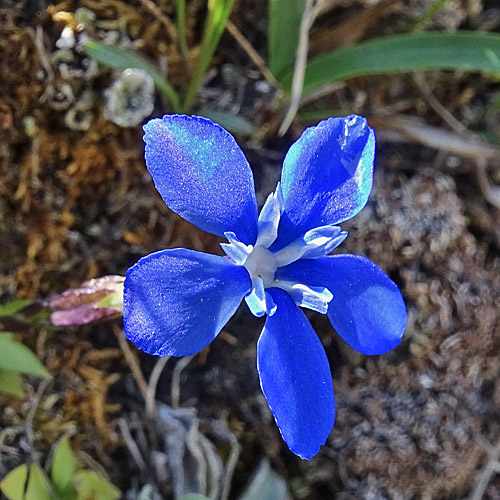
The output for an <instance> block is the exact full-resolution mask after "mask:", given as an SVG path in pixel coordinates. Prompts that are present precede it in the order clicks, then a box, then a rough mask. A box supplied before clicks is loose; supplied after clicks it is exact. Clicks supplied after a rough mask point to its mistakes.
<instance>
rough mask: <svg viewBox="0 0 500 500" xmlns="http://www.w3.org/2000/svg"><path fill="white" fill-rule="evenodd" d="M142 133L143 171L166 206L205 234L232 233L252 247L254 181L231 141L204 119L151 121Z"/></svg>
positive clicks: (169, 117)
mask: <svg viewBox="0 0 500 500" xmlns="http://www.w3.org/2000/svg"><path fill="white" fill-rule="evenodd" d="M144 131H145V132H146V134H145V135H144V141H145V142H146V165H147V167H148V170H149V172H150V173H151V175H152V176H153V180H154V183H155V186H156V189H157V190H158V192H159V193H160V194H161V196H162V198H163V200H164V201H165V203H166V204H167V205H168V206H169V207H170V208H171V209H172V210H173V211H174V212H176V213H178V214H179V215H181V216H182V217H184V218H185V219H186V220H188V221H189V222H192V223H193V224H195V225H196V226H198V227H199V228H200V229H203V230H204V231H208V232H209V233H213V234H217V235H219V236H223V235H224V233H225V232H226V231H232V232H234V233H235V234H236V236H237V237H238V238H239V239H240V241H242V242H244V243H247V244H251V245H253V244H254V243H255V240H256V238H257V201H256V199H255V189H254V182H253V175H252V170H251V169H250V166H249V165H248V162H247V160H246V158H245V155H244V154H243V152H242V151H241V149H240V148H239V146H238V145H237V144H236V141H235V140H234V138H233V136H232V135H230V134H229V132H227V131H226V130H224V129H223V128H222V127H219V125H216V124H215V123H212V122H211V121H210V120H207V119H206V118H201V117H197V116H185V115H165V116H164V117H163V119H154V120H151V121H149V122H148V123H147V124H146V125H144Z"/></svg>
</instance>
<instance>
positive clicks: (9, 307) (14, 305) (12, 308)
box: [0, 300, 31, 316]
mask: <svg viewBox="0 0 500 500" xmlns="http://www.w3.org/2000/svg"><path fill="white" fill-rule="evenodd" d="M30 304H31V300H13V301H12V302H7V304H4V305H2V306H0V316H11V315H12V314H16V312H17V311H20V310H21V309H23V308H24V307H26V306H29V305H30Z"/></svg>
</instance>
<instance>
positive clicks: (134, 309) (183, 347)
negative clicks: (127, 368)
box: [123, 248, 251, 356]
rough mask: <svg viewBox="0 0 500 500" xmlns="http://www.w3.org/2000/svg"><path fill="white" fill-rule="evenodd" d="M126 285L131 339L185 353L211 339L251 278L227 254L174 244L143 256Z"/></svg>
mask: <svg viewBox="0 0 500 500" xmlns="http://www.w3.org/2000/svg"><path fill="white" fill-rule="evenodd" d="M124 286H125V288H124V295H123V322H124V327H125V333H126V334H127V338H128V339H129V340H131V341H132V342H134V343H135V345H136V346H137V347H138V348H139V349H142V350H143V351H146V352H147V353H149V354H155V355H158V356H166V355H172V356H186V355H189V354H195V353H196V352H198V351H200V350H201V349H203V348H204V347H206V346H207V345H208V344H210V342H212V340H213V339H214V338H215V337H216V336H217V334H218V333H219V332H220V331H221V329H222V328H223V327H224V325H225V324H226V323H227V321H228V320H229V318H231V316H232V315H233V314H234V313H235V311H236V309H237V308H238V306H239V304H240V302H241V300H242V299H243V296H244V295H245V294H247V293H248V292H249V291H250V287H251V280H250V276H249V275H248V272H247V271H246V269H245V268H244V267H242V266H237V265H235V264H233V263H232V262H231V261H230V260H228V259H225V258H224V257H218V256H216V255H209V254H205V253H200V252H195V251H193V250H186V249H184V248H175V249H173V250H162V251H161V252H156V253H152V254H150V255H148V256H146V257H144V258H142V259H141V260H139V262H137V264H135V265H134V266H132V267H131V268H130V269H129V270H128V271H127V277H126V279H125V285H124Z"/></svg>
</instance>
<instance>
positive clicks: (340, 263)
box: [276, 255, 406, 354]
mask: <svg viewBox="0 0 500 500" xmlns="http://www.w3.org/2000/svg"><path fill="white" fill-rule="evenodd" d="M276 277H277V278H278V279H284V280H294V281H298V282H300V283H304V284H306V285H308V286H325V287H326V288H328V290H330V292H332V294H333V299H332V301H331V302H330V303H329V307H328V317H329V318H330V321H331V323H332V325H333V327H334V328H335V330H337V333H338V334H339V335H340V336H341V337H342V338H343V339H344V340H345V341H346V342H347V343H348V344H349V345H350V346H351V347H353V348H354V349H356V350H357V351H359V352H361V353H363V354H383V353H384V352H387V351H390V350H391V349H394V347H396V346H397V345H398V344H399V343H400V342H401V337H402V336H403V333H404V330H405V327H406V307H405V303H404V301H403V297H402V295H401V292H400V291H399V289H398V287H397V285H396V283H394V282H393V281H392V280H391V279H390V278H389V277H388V276H387V275H386V274H385V273H384V272H383V271H382V270H381V269H380V268H379V267H377V266H376V265H375V264H374V263H373V262H371V261H370V260H368V259H367V258H366V257H361V256H359V255H331V256H329V257H322V258H319V259H307V260H299V261H297V262H294V263H293V264H290V265H289V266H287V267H283V268H280V269H278V272H277V273H276Z"/></svg>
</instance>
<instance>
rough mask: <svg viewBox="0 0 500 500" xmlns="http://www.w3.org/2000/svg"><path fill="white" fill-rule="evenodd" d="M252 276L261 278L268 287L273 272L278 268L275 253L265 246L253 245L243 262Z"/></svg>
mask: <svg viewBox="0 0 500 500" xmlns="http://www.w3.org/2000/svg"><path fill="white" fill-rule="evenodd" d="M243 265H244V266H245V268H246V270H247V271H248V273H249V274H250V277H251V278H252V279H253V278H257V277H259V278H262V281H263V282H264V287H265V288H267V287H270V286H271V285H272V284H273V282H274V273H275V272H276V269H278V262H277V260H276V257H275V254H273V253H272V252H270V251H269V250H268V249H267V248H264V247H261V246H258V245H257V246H255V247H254V248H253V250H252V251H251V252H250V254H249V255H248V257H247V259H246V261H245V262H244V264H243Z"/></svg>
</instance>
